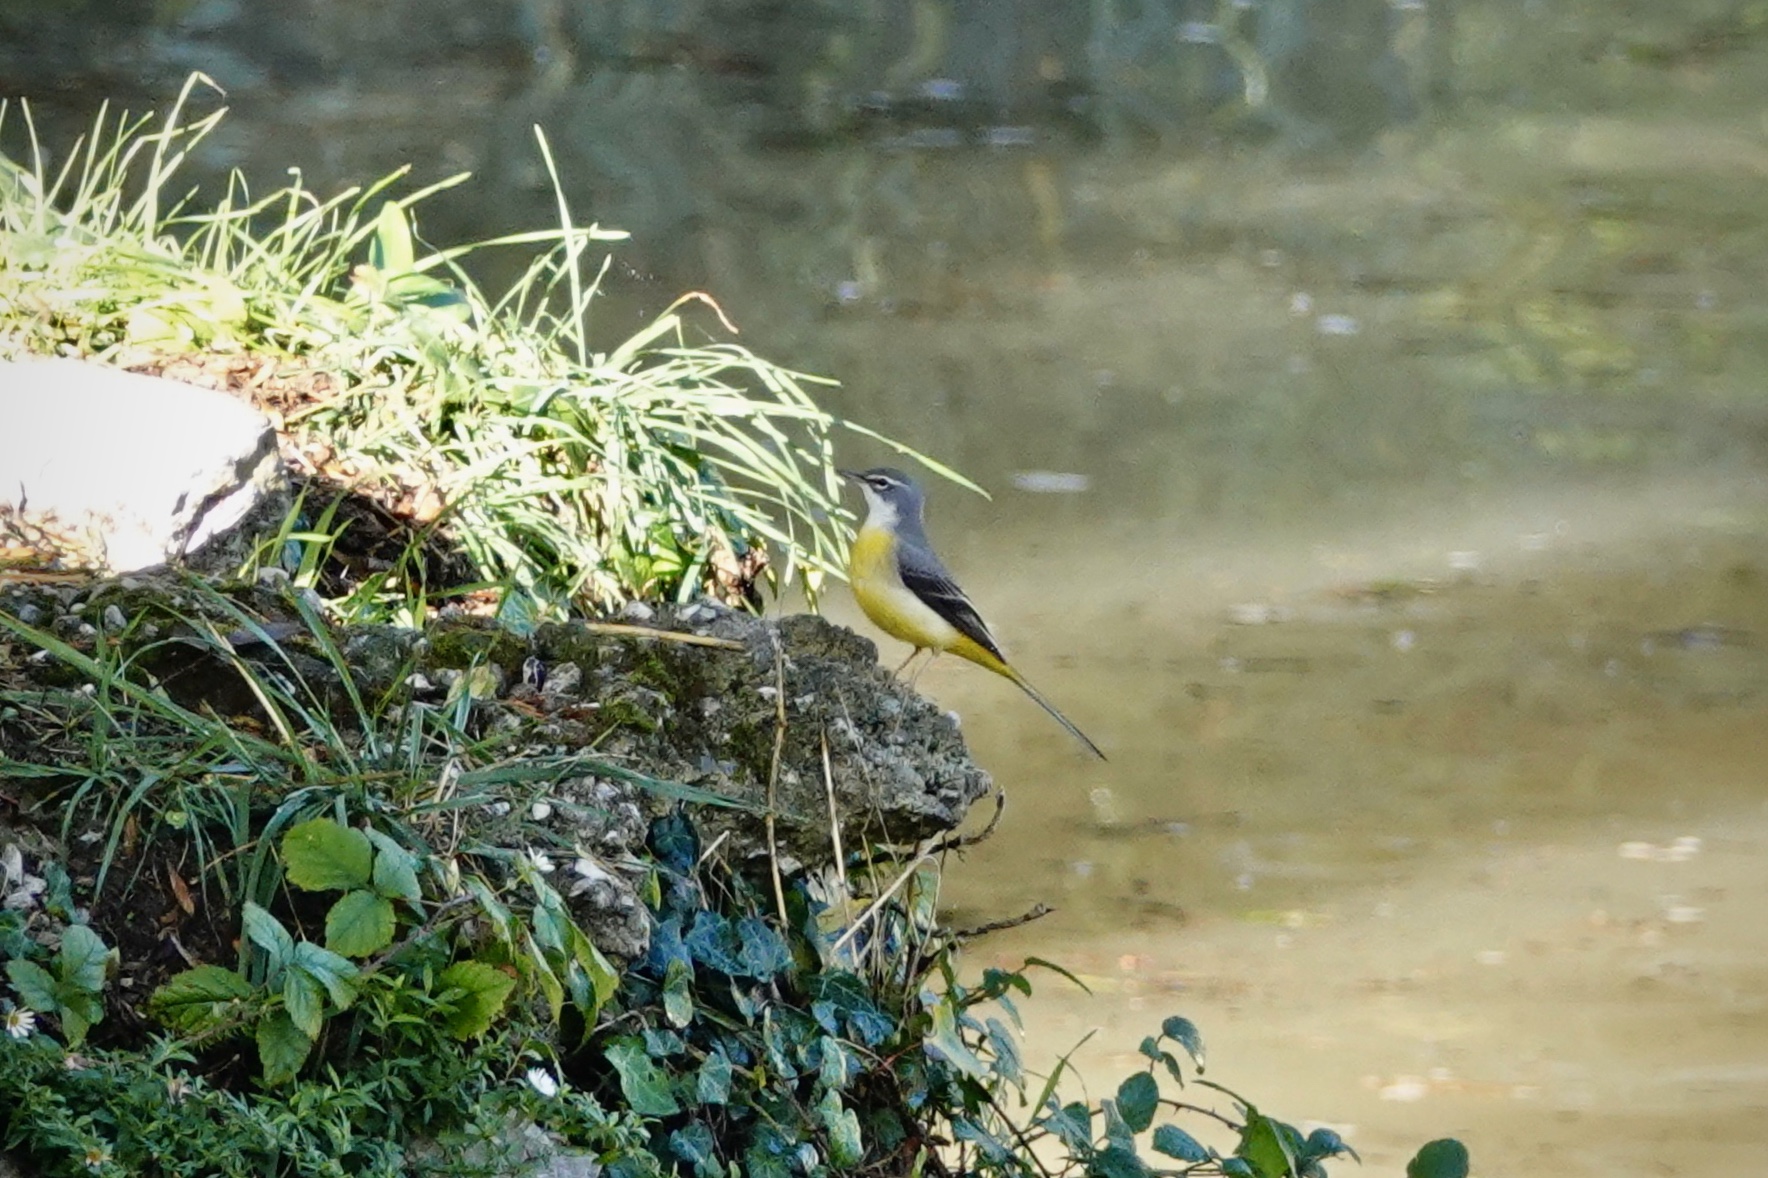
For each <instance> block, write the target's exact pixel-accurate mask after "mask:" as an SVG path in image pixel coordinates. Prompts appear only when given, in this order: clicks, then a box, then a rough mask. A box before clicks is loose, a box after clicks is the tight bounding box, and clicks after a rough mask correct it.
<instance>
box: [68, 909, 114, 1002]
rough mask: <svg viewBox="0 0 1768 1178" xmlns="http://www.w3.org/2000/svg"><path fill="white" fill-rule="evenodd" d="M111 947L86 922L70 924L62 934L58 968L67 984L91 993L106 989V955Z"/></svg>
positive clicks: (107, 955)
mask: <svg viewBox="0 0 1768 1178" xmlns="http://www.w3.org/2000/svg"><path fill="white" fill-rule="evenodd" d="M109 955H110V951H109V950H108V949H106V948H105V947H104V941H103V940H102V939H100V937H99V935H98V934H97V933H95V932H93V931H92V930H91V929H90V928H89V927H87V926H86V925H83V924H70V925H68V927H67V929H66V930H65V931H64V932H63V933H62V934H61V951H60V952H58V953H57V954H56V955H55V969H56V972H57V973H59V974H60V975H61V980H62V982H63V983H64V984H66V985H69V986H72V987H74V988H75V989H77V990H84V991H86V993H88V994H98V993H102V992H103V990H104V966H105V959H106V958H107V957H109Z"/></svg>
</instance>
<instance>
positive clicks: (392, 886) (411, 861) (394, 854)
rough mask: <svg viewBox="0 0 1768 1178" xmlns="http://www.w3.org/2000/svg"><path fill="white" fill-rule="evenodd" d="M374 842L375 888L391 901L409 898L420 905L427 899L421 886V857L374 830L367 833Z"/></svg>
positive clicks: (370, 840) (373, 878) (369, 839)
mask: <svg viewBox="0 0 1768 1178" xmlns="http://www.w3.org/2000/svg"><path fill="white" fill-rule="evenodd" d="M364 833H365V834H366V835H367V836H368V841H369V842H371V843H373V844H374V847H375V856H374V874H373V876H372V878H371V881H370V882H372V883H373V884H374V890H375V891H376V892H378V893H380V894H381V895H383V896H386V897H387V898H388V899H390V900H406V901H408V902H410V903H412V904H416V903H417V902H418V901H420V900H422V899H423V892H422V891H421V890H419V888H418V885H417V857H416V856H414V855H413V854H412V853H411V852H410V851H407V850H406V849H405V848H404V847H402V846H400V845H399V844H398V843H396V842H394V841H393V839H392V838H391V837H390V836H389V835H385V834H382V833H381V832H380V831H378V830H374V829H370V830H367V831H365V832H364Z"/></svg>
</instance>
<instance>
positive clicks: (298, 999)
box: [282, 969, 325, 1039]
mask: <svg viewBox="0 0 1768 1178" xmlns="http://www.w3.org/2000/svg"><path fill="white" fill-rule="evenodd" d="M324 1007H325V997H324V995H323V994H322V993H321V991H320V989H319V983H318V982H317V981H315V980H314V979H313V977H312V975H311V974H307V973H305V972H303V971H301V970H298V969H291V970H289V971H288V972H287V973H286V974H284V975H283V978H282V1008H283V1009H284V1010H286V1011H287V1012H288V1016H289V1021H290V1022H292V1023H294V1024H295V1026H296V1027H297V1028H299V1029H300V1032H301V1034H303V1035H305V1036H307V1038H309V1039H317V1038H319V1026H320V1015H321V1012H322V1010H323V1009H324Z"/></svg>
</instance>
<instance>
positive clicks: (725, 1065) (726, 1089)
mask: <svg viewBox="0 0 1768 1178" xmlns="http://www.w3.org/2000/svg"><path fill="white" fill-rule="evenodd" d="M694 1097H695V1099H697V1100H698V1101H699V1102H700V1103H701V1104H724V1103H725V1102H726V1101H728V1100H730V1098H731V1061H730V1057H729V1056H727V1055H726V1054H725V1053H724V1051H723V1050H722V1049H721V1048H717V1047H714V1048H713V1049H712V1050H711V1051H710V1052H708V1053H707V1055H706V1062H705V1063H703V1064H701V1065H700V1070H699V1072H698V1073H696V1074H695V1076H694Z"/></svg>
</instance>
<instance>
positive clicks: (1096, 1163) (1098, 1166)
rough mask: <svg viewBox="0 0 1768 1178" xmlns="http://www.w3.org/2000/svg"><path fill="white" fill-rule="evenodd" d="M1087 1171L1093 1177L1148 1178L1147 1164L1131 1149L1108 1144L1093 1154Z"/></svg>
mask: <svg viewBox="0 0 1768 1178" xmlns="http://www.w3.org/2000/svg"><path fill="white" fill-rule="evenodd" d="M1087 1173H1088V1174H1089V1175H1092V1176H1094V1178H1148V1165H1147V1163H1146V1162H1144V1161H1142V1159H1141V1158H1139V1157H1137V1156H1136V1153H1135V1151H1134V1150H1133V1149H1126V1148H1125V1147H1123V1146H1121V1145H1108V1146H1106V1147H1105V1148H1104V1149H1102V1150H1100V1151H1099V1152H1098V1153H1096V1154H1094V1155H1093V1157H1092V1160H1091V1161H1090V1162H1089V1163H1088V1164H1087Z"/></svg>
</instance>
